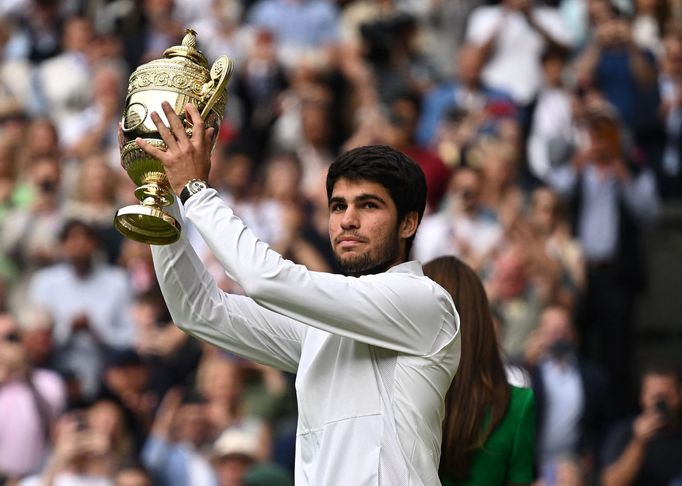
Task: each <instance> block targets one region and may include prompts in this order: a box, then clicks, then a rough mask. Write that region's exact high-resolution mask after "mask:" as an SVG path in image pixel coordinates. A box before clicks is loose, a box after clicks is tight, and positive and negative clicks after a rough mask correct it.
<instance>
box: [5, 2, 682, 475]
mask: <svg viewBox="0 0 682 486" xmlns="http://www.w3.org/2000/svg"><path fill="white" fill-rule="evenodd" d="M187 27H191V28H193V29H195V30H196V31H197V32H198V41H199V47H200V49H201V50H202V52H204V54H205V55H206V56H207V58H208V59H209V63H210V62H212V61H213V60H214V59H215V58H217V57H218V56H220V55H222V54H227V55H228V56H229V57H230V58H231V59H232V60H233V61H234V62H235V71H234V75H233V77H232V80H231V81H230V84H229V88H228V89H229V101H228V106H227V111H226V114H225V119H224V121H223V124H222V128H221V130H220V134H219V137H218V144H217V146H216V149H215V152H214V154H213V162H212V171H211V180H210V181H209V182H210V184H211V185H212V186H213V187H215V188H216V189H217V190H218V191H219V192H220V193H221V194H222V196H223V197H224V198H225V200H227V201H228V202H229V203H230V204H231V205H232V207H233V208H234V209H235V212H236V213H237V214H238V215H239V216H240V217H241V218H242V219H243V220H244V221H245V222H246V223H247V224H248V225H249V226H250V227H251V228H252V229H253V231H254V232H255V233H256V234H257V235H258V236H259V237H260V238H261V239H263V240H265V241H266V242H268V243H269V244H271V245H272V247H273V248H275V249H276V250H277V251H279V252H280V253H282V254H283V255H284V256H286V257H287V258H289V259H291V260H293V261H295V262H297V263H300V264H303V265H306V266H307V267H308V268H309V269H311V270H318V271H330V272H334V271H336V264H335V261H334V258H333V254H332V253H331V250H330V248H329V242H328V237H327V202H326V194H325V190H324V178H325V175H326V170H327V167H328V165H329V164H330V163H331V161H332V160H333V159H334V157H335V156H336V155H338V154H339V153H341V152H343V151H345V150H348V149H350V148H352V147H355V146H359V145H366V144H375V143H380V144H388V145H392V146H394V147H396V148H398V149H400V150H402V151H404V152H405V153H406V154H408V155H409V156H410V157H412V158H414V159H415V160H416V161H417V162H418V163H419V165H420V166H421V167H422V168H423V170H424V172H425V174H426V178H427V185H428V207H427V213H426V215H425V217H424V220H423V223H422V225H421V227H420V229H419V232H418V234H417V238H416V241H415V244H414V248H413V257H414V258H416V259H419V260H421V261H422V262H426V261H428V260H430V259H432V258H434V257H437V256H440V255H444V254H454V255H457V256H459V257H460V258H462V259H463V260H464V261H466V262H467V263H468V264H469V265H471V266H472V267H473V268H474V269H475V270H476V271H477V272H478V273H479V275H480V277H481V279H482V280H483V282H484V284H485V286H486V290H487V292H488V296H489V299H490V302H491V306H492V308H493V312H494V315H495V317H496V324H497V325H498V331H499V336H500V341H501V343H502V345H503V349H502V350H501V352H502V353H503V356H504V357H505V359H506V361H507V362H508V363H509V365H510V367H512V366H513V367H514V369H515V370H516V371H517V374H518V377H519V379H520V381H521V382H523V383H526V385H527V386H533V388H534V389H535V390H536V394H537V395H538V396H541V397H543V400H544V401H543V410H542V411H541V413H540V415H539V417H538V420H539V425H540V426H539V429H538V430H539V432H538V442H537V444H538V451H537V455H538V459H537V462H538V484H543V485H548V486H549V485H552V484H597V482H598V478H599V473H600V467H601V464H600V457H602V454H601V451H600V449H601V447H602V443H603V439H604V437H606V436H607V434H608V430H609V428H610V426H611V425H612V424H617V423H618V421H619V420H620V419H623V418H625V417H628V416H631V415H632V414H634V413H637V411H638V408H639V407H640V406H641V405H642V404H641V400H640V399H641V393H640V378H639V376H640V373H641V371H642V370H643V369H644V368H645V367H646V366H648V365H649V364H651V363H652V362H656V363H665V364H666V365H667V366H672V367H679V366H680V365H682V352H681V350H682V317H680V316H682V299H681V298H680V288H682V2H681V1H679V0H544V1H543V0H501V1H497V2H495V1H484V0H393V1H391V0H374V1H371V0H355V1H353V0H338V1H333V0H242V1H239V0H192V1H191V2H190V1H173V0H61V1H60V0H0V478H1V479H0V484H2V483H3V481H4V484H8V485H9V484H21V485H32V484H54V485H71V484H78V485H79V484H88V485H100V484H101V485H110V484H117V485H127V486H134V485H151V484H158V485H162V486H163V485H178V486H186V485H213V484H220V485H223V486H229V485H240V484H249V485H256V484H267V485H277V484H283V485H285V484H293V479H292V478H293V473H292V471H293V454H294V452H293V449H294V439H295V431H296V402H295V392H294V380H295V377H294V376H290V375H287V374H283V373H281V372H279V371H277V370H273V369H270V368H267V367H264V366H261V365H258V364H255V363H252V362H249V361H245V360H243V359H241V358H239V357H237V356H234V355H230V354H227V353H225V352H223V351H220V350H218V349H215V348H213V347H211V346H208V345H206V344H203V343H200V342H198V341H196V340H194V339H193V338H191V337H189V336H187V335H185V334H184V333H182V332H181V331H179V330H177V329H176V328H175V327H174V326H173V325H172V319H171V317H170V315H169V314H168V311H167V309H166V307H165V304H164V302H163V298H162V296H161V295H160V292H159V289H158V285H157V282H156V278H155V275H154V272H153V267H152V262H151V255H150V250H149V247H148V246H147V245H143V244H140V243H136V242H133V241H130V240H126V239H124V238H123V237H122V236H121V235H119V234H118V233H117V232H116V231H115V230H114V228H113V215H114V213H115V211H116V210H117V209H118V208H119V207H122V206H125V205H128V204H134V203H135V202H136V199H135V197H134V194H133V192H134V189H135V185H134V184H133V183H132V182H131V181H130V180H129V178H128V176H127V174H126V173H125V171H124V170H123V169H122V168H121V167H120V158H119V149H118V142H117V125H118V122H119V120H120V118H121V113H122V110H123V105H124V100H125V94H126V88H127V83H128V77H129V75H130V74H131V73H132V71H133V70H134V69H135V68H136V67H137V66H139V65H140V64H142V63H145V62H148V61H150V60H153V59H157V58H159V57H160V56H162V54H163V51H164V50H165V49H166V48H168V47H170V46H172V45H177V44H179V43H180V41H181V39H182V36H183V35H184V30H185V28H187ZM183 231H185V233H186V234H187V235H188V236H189V237H190V239H191V241H192V243H193V245H194V247H195V248H196V250H197V252H198V253H199V255H200V256H201V258H202V259H203V261H204V263H205V264H206V266H207V267H208V268H209V269H210V271H211V272H212V273H213V275H214V277H215V279H216V281H217V282H218V284H219V285H220V286H221V287H222V288H223V289H225V290H226V291H230V292H237V293H239V292H241V290H240V289H239V287H238V286H237V285H236V284H235V283H234V282H232V281H230V280H229V278H228V277H227V276H226V275H225V274H224V273H223V271H222V268H221V267H220V265H219V264H218V263H217V262H216V261H215V259H214V258H213V256H212V255H211V253H210V251H209V250H208V248H207V247H205V246H204V245H203V243H202V242H201V239H200V238H199V237H198V235H197V234H196V232H195V231H193V229H192V228H191V226H190V225H189V224H186V225H185V227H184V228H183ZM464 322H465V321H464ZM567 356H568V357H570V359H569V360H568V362H569V363H573V364H575V363H581V364H582V363H586V364H588V365H589V370H590V373H589V376H590V377H592V378H594V379H592V378H590V379H587V378H585V376H586V375H584V374H583V373H582V371H581V372H580V373H577V372H576V374H575V376H573V378H575V379H577V380H579V381H578V382H570V383H572V385H574V386H573V387H571V386H570V385H569V386H568V387H567V388H563V394H559V395H557V393H558V392H557V390H556V388H557V387H560V386H561V385H559V383H561V382H560V381H557V380H559V379H560V378H556V377H555V378H556V379H554V381H552V380H553V379H552V376H554V375H551V374H548V373H549V372H548V367H547V366H545V364H546V363H547V362H549V361H551V360H554V359H556V360H561V359H565V358H566V357H567ZM552 369H553V368H552ZM576 369H577V368H576ZM580 369H581V370H582V369H583V368H580ZM550 371H551V370H550ZM678 378H679V375H678ZM580 380H583V381H580ZM588 382H589V383H588ZM576 383H577V384H576ZM557 397H561V400H558V399H557ZM595 397H598V400H596V402H595V401H594V400H593V399H594V398H595ZM595 403H596V405H595ZM562 416H563V417H564V418H565V420H560V418H561V417H562ZM566 417H568V418H566ZM584 438H587V439H586V441H583V439H584ZM588 439H589V440H588ZM680 463H682V458H680V462H679V463H678V464H680ZM41 481H42V482H41ZM650 484H655V483H650Z"/></svg>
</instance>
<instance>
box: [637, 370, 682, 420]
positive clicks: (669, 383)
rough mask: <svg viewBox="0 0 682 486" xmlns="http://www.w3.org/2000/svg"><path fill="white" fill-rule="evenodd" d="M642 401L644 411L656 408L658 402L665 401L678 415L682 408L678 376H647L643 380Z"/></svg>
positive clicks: (651, 374)
mask: <svg viewBox="0 0 682 486" xmlns="http://www.w3.org/2000/svg"><path fill="white" fill-rule="evenodd" d="M640 401H641V405H642V408H643V409H644V410H649V409H652V408H654V407H655V406H656V402H658V401H664V402H665V403H666V404H667V405H668V408H669V409H670V410H671V411H672V412H673V413H678V412H679V410H680V406H682V394H681V393H680V384H679V383H678V382H677V378H676V376H675V375H674V374H658V373H649V374H647V375H646V376H645V377H644V379H643V380H642V390H641V393H640Z"/></svg>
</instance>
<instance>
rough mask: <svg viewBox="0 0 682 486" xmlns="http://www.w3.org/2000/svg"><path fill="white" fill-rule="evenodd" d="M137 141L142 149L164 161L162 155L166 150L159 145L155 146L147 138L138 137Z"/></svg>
mask: <svg viewBox="0 0 682 486" xmlns="http://www.w3.org/2000/svg"><path fill="white" fill-rule="evenodd" d="M135 142H136V143H137V146H138V147H140V148H141V149H142V150H144V151H145V152H146V153H148V154H149V155H151V156H152V157H154V158H155V159H159V160H161V161H162V162H163V160H162V157H163V154H164V151H163V150H161V149H160V148H158V147H154V146H153V145H152V144H150V143H149V142H147V141H146V140H143V139H141V138H136V139H135Z"/></svg>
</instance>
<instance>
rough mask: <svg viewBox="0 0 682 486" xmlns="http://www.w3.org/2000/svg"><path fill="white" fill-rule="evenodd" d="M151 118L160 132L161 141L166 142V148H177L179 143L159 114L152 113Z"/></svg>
mask: <svg viewBox="0 0 682 486" xmlns="http://www.w3.org/2000/svg"><path fill="white" fill-rule="evenodd" d="M151 118H152V121H153V122H154V125H156V130H157V131H158V132H159V135H161V139H162V140H163V141H164V142H166V146H168V148H174V147H175V146H177V144H178V141H177V140H176V139H175V136H174V135H173V134H172V133H171V131H170V129H169V128H168V127H167V126H166V125H165V124H164V123H163V120H161V117H160V116H159V114H158V113H157V112H155V111H152V113H151Z"/></svg>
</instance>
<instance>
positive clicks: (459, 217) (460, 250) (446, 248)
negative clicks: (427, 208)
mask: <svg viewBox="0 0 682 486" xmlns="http://www.w3.org/2000/svg"><path fill="white" fill-rule="evenodd" d="M482 183H483V181H482V174H481V173H480V171H478V170H476V169H474V168H472V167H468V166H461V167H459V168H458V169H457V170H456V171H455V173H454V174H453V176H452V180H451V182H450V187H449V190H448V194H447V196H446V199H445V206H444V207H443V208H442V209H441V210H440V211H438V212H436V213H434V214H431V215H427V216H426V217H425V218H424V222H423V223H422V225H421V227H420V228H419V231H418V232H417V237H416V238H415V242H414V250H413V251H414V255H415V258H416V259H417V260H420V261H422V262H426V261H429V260H431V259H433V258H435V257H438V256H442V255H455V256H457V257H459V258H460V259H462V260H463V261H464V262H466V263H467V264H468V265H470V266H471V267H473V268H474V269H476V270H480V269H481V268H482V267H483V266H484V265H486V264H487V263H488V262H489V260H490V259H491V258H492V257H493V254H494V252H495V251H496V250H499V249H500V248H501V245H502V241H503V236H504V235H503V230H502V227H501V226H500V224H499V223H498V222H497V220H496V217H495V214H494V213H492V212H491V211H490V210H488V208H486V207H485V206H484V205H483V204H481V200H480V196H481V185H482Z"/></svg>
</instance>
